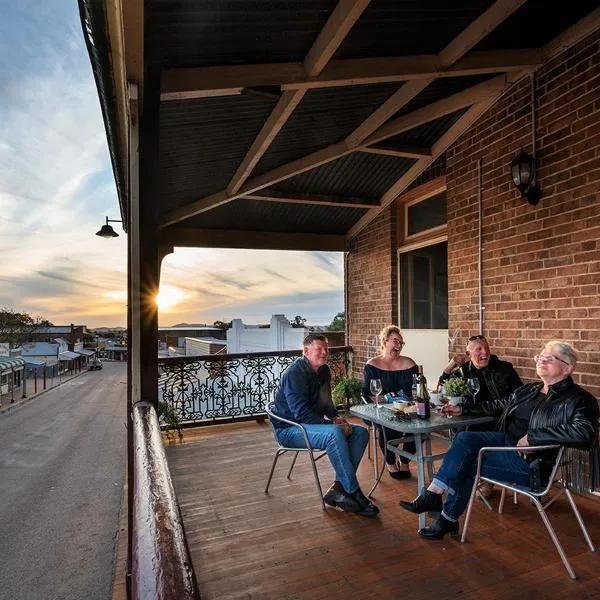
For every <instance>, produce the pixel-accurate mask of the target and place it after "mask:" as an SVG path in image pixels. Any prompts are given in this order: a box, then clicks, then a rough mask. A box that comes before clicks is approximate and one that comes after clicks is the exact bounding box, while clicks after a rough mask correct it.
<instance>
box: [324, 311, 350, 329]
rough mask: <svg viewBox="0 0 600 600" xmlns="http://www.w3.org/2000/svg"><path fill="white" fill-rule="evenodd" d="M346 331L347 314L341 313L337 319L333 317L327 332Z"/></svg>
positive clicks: (336, 316)
mask: <svg viewBox="0 0 600 600" xmlns="http://www.w3.org/2000/svg"><path fill="white" fill-rule="evenodd" d="M345 330H346V313H345V312H339V313H338V314H337V315H335V317H333V321H331V323H330V324H329V327H328V328H327V331H345Z"/></svg>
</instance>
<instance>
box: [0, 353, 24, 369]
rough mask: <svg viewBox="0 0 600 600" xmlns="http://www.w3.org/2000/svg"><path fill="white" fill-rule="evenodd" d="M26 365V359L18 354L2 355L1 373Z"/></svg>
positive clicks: (0, 357)
mask: <svg viewBox="0 0 600 600" xmlns="http://www.w3.org/2000/svg"><path fill="white" fill-rule="evenodd" d="M24 366H25V361H24V360H23V359H22V358H20V357H18V356H13V357H11V356H0V373H4V372H5V371H10V370H11V369H14V368H22V367H24Z"/></svg>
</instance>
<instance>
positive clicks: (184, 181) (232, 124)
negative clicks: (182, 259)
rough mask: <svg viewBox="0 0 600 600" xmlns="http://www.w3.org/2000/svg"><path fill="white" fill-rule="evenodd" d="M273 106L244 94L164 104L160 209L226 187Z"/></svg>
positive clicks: (270, 103)
mask: <svg viewBox="0 0 600 600" xmlns="http://www.w3.org/2000/svg"><path fill="white" fill-rule="evenodd" d="M274 104H275V101H274V100H273V101H269V100H268V99H264V98H257V97H255V96H251V95H245V94H244V95H241V96H228V97H224V98H203V99H199V100H188V101H178V102H163V103H162V105H161V129H160V148H161V153H160V161H161V163H160V168H161V178H160V179H161V181H160V194H161V206H162V209H163V210H165V211H167V210H170V209H172V208H175V207H177V206H179V205H181V204H182V203H184V202H185V201H187V200H192V199H198V198H202V197H204V196H208V195H210V194H212V193H214V192H218V191H220V190H222V189H224V188H226V187H227V184H228V183H229V181H230V179H231V177H232V176H233V174H234V173H235V171H236V169H237V168H238V166H239V165H240V163H241V162H242V160H243V158H244V156H245V155H246V152H247V151H248V148H250V146H251V144H252V142H253V140H254V138H255V137H256V136H257V135H258V133H259V132H260V130H261V128H262V126H263V124H264V122H265V120H266V119H267V118H268V116H269V114H270V113H271V110H272V108H273V106H274Z"/></svg>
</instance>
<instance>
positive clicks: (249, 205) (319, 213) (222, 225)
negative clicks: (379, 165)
mask: <svg viewBox="0 0 600 600" xmlns="http://www.w3.org/2000/svg"><path fill="white" fill-rule="evenodd" d="M365 212H366V209H362V208H343V207H337V206H324V205H321V204H287V203H283V202H281V203H280V202H261V201H259V200H246V199H244V198H239V199H238V200H233V201H232V202H229V203H227V204H223V205H221V206H219V207H217V208H215V209H213V210H209V211H207V212H204V213H201V214H199V215H196V216H195V217H192V218H191V219H188V220H187V221H185V222H183V223H181V226H182V227H199V228H203V229H229V230H232V231H265V232H281V233H321V234H345V233H346V232H347V231H348V230H349V229H350V228H351V227H352V225H354V223H356V221H358V219H360V217H362V215H364V214H365Z"/></svg>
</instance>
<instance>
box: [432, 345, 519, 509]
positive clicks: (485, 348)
mask: <svg viewBox="0 0 600 600" xmlns="http://www.w3.org/2000/svg"><path fill="white" fill-rule="evenodd" d="M451 377H460V378H461V379H463V380H464V381H467V380H468V379H471V378H472V377H474V378H476V379H477V380H478V381H479V391H478V392H477V393H476V394H475V396H474V397H473V398H472V399H470V400H469V402H488V401H490V400H498V399H500V398H507V397H508V396H509V395H510V394H511V393H512V392H514V391H515V390H516V389H517V388H518V387H520V386H521V385H523V382H522V381H521V378H520V377H519V374H518V373H517V372H516V371H515V369H514V368H513V366H512V364H511V363H509V362H507V361H505V360H500V359H499V358H498V357H497V356H496V355H495V354H490V346H489V344H488V341H487V340H486V338H485V336H483V335H473V336H471V337H470V338H469V339H468V341H467V348H466V353H465V354H464V355H463V356H456V357H453V358H451V359H450V362H449V363H448V364H447V365H446V366H445V367H444V371H443V372H442V374H441V375H440V379H439V384H438V387H439V386H442V385H443V384H444V382H445V381H448V379H450V378H451ZM470 429H471V431H483V430H489V429H490V426H489V425H479V426H478V425H475V426H474V427H471V428H470ZM492 492H493V486H492V485H491V484H489V483H485V482H482V483H481V486H480V488H479V493H480V494H481V495H482V496H483V497H484V498H489V497H490V496H491V495H492Z"/></svg>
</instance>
